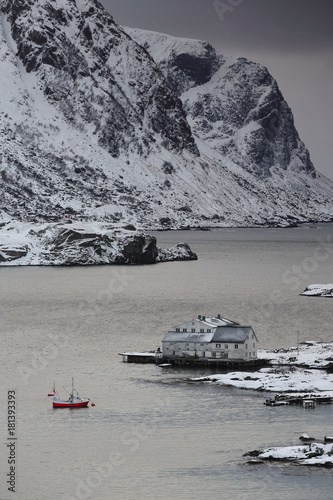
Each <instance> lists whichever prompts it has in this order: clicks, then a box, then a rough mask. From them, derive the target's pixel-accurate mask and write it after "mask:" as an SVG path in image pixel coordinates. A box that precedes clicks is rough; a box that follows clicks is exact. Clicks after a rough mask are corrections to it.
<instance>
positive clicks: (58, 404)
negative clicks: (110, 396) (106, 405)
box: [48, 377, 95, 408]
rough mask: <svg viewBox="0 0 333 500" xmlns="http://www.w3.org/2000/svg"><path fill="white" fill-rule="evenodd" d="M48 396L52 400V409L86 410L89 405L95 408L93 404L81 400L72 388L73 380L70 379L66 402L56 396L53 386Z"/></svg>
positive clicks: (88, 400) (87, 400) (83, 399)
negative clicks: (70, 383) (70, 386)
mask: <svg viewBox="0 0 333 500" xmlns="http://www.w3.org/2000/svg"><path fill="white" fill-rule="evenodd" d="M48 396H52V398H53V401H52V403H53V408H86V407H87V406H88V404H89V403H91V406H95V404H94V403H93V402H92V401H91V400H90V399H87V398H81V397H80V396H79V393H78V392H77V390H76V389H75V388H74V379H73V377H72V391H71V392H70V394H69V398H68V399H67V400H65V399H61V398H59V396H58V393H57V390H56V388H55V384H54V385H53V390H52V393H49V394H48Z"/></svg>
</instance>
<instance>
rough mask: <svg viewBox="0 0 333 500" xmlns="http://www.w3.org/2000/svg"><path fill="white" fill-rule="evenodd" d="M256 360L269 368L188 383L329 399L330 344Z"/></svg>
mask: <svg viewBox="0 0 333 500" xmlns="http://www.w3.org/2000/svg"><path fill="white" fill-rule="evenodd" d="M258 357H260V358H261V359H269V360H270V365H271V366H270V367H269V368H262V369H260V370H258V371H255V372H249V371H246V372H241V371H237V372H228V373H222V374H214V375H208V376H205V377H198V378H192V379H191V380H192V381H195V382H209V383H215V384H221V385H227V386H232V387H236V388H239V389H250V390H255V391H267V392H275V393H284V395H285V396H286V395H287V394H288V393H292V394H294V393H297V394H298V395H299V396H303V397H305V396H308V397H310V396H311V394H319V395H320V396H325V397H333V374H332V373H328V371H327V368H328V367H331V365H332V357H333V343H319V342H308V343H305V344H302V345H300V346H299V347H291V348H289V349H275V350H273V351H270V350H260V351H258Z"/></svg>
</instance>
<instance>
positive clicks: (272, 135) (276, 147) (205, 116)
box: [126, 28, 316, 177]
mask: <svg viewBox="0 0 333 500" xmlns="http://www.w3.org/2000/svg"><path fill="white" fill-rule="evenodd" d="M126 29H127V32H128V33H129V34H130V35H131V36H132V37H133V38H134V39H135V40H137V42H138V43H140V44H142V45H143V46H144V47H145V48H146V49H147V50H148V52H150V53H151V54H152V56H153V58H154V59H155V61H156V62H157V64H158V65H159V67H160V69H161V71H162V72H163V74H164V75H165V77H166V79H167V80H168V82H169V83H170V85H171V86H172V87H173V88H174V90H175V91H176V92H177V95H179V97H180V98H181V100H182V102H183V105H184V108H185V110H186V112H187V116H188V119H189V121H190V123H191V126H192V132H193V134H194V137H195V138H197V139H199V140H202V141H204V142H205V144H207V145H209V146H211V147H212V148H213V149H214V150H216V151H217V152H218V153H220V155H221V157H227V158H228V159H231V160H233V162H235V163H236V164H237V165H239V166H241V167H242V168H244V169H246V170H247V171H248V172H250V173H252V174H255V175H256V176H258V177H268V176H271V175H272V169H274V168H277V169H283V170H287V169H289V170H291V171H293V172H295V173H299V172H305V173H307V174H309V175H310V176H312V177H315V176H316V172H315V169H314V166H313V164H312V162H311V160H310V157H309V153H308V151H307V149H306V148H305V146H304V144H303V143H302V142H301V140H300V138H299V136H298V133H297V130H296V129H295V126H294V120H293V115H292V112H291V110H290V108H289V106H288V105H287V103H286V101H285V100H284V98H283V96H282V94H281V92H280V90H279V87H278V85H277V82H276V81H275V80H274V78H273V77H272V76H271V75H270V74H269V72H268V70H267V69H266V68H264V67H262V66H260V65H259V64H256V63H254V62H251V61H248V60H247V59H245V58H234V57H224V56H223V55H222V54H218V53H216V51H215V49H214V48H213V47H212V46H211V45H210V44H208V43H207V42H202V41H199V40H187V41H183V40H182V39H177V38H174V37H170V36H167V35H161V34H160V33H154V32H148V31H143V30H136V29H130V28H126Z"/></svg>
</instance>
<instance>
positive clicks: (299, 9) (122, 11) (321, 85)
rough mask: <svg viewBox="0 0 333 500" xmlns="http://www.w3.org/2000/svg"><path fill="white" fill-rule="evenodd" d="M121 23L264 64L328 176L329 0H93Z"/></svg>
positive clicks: (332, 48) (332, 35)
mask: <svg viewBox="0 0 333 500" xmlns="http://www.w3.org/2000/svg"><path fill="white" fill-rule="evenodd" d="M100 1H101V3H102V4H103V5H104V7H105V8H106V9H107V10H108V11H109V12H110V13H111V14H112V16H113V17H114V20H115V21H116V22H117V23H119V24H122V25H126V26H130V27H133V28H142V29H148V30H153V31H160V32H163V33H168V34H170V35H174V36H182V37H185V38H196V39H202V40H207V41H209V42H211V43H212V44H213V45H214V47H215V48H216V49H219V50H221V51H222V52H223V53H225V54H232V55H236V56H244V57H248V58H249V59H252V60H254V61H256V62H259V63H261V64H263V65H265V66H267V68H268V69H269V71H270V73H271V74H272V75H273V76H274V77H275V78H276V80H277V82H278V84H279V87H280V89H281V91H282V93H283V95H284V97H285V99H286V100H287V102H288V104H289V105H290V107H291V109H292V111H293V113H294V117H295V124H296V128H297V129H298V132H299V134H300V137H301V139H302V140H303V141H304V142H305V145H306V146H307V148H308V149H309V151H310V155H311V158H312V161H313V163H314V165H315V168H316V169H317V170H319V171H320V172H321V173H323V174H324V175H327V176H328V177H330V178H331V179H333V154H332V145H333V127H332V123H331V121H332V117H333V98H332V92H333V0H100Z"/></svg>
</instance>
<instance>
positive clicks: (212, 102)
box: [0, 0, 333, 229]
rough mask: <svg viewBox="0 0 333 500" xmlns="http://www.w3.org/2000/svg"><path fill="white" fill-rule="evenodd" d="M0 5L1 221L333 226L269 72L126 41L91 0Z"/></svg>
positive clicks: (181, 48) (323, 190)
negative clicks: (244, 82)
mask: <svg viewBox="0 0 333 500" xmlns="http://www.w3.org/2000/svg"><path fill="white" fill-rule="evenodd" d="M0 6H1V19H0V85H1V90H2V100H1V103H0V130H1V140H2V141H1V142H2V150H1V156H2V165H1V177H0V178H1V183H0V215H1V216H2V218H3V219H5V220H8V219H10V218H13V219H18V220H28V221H41V222H42V221H59V220H61V219H62V218H63V215H64V213H68V214H69V215H71V216H72V217H73V218H76V219H80V220H99V221H109V222H115V223H117V222H121V223H122V224H124V223H133V224H134V225H135V226H136V227H139V228H140V227H141V228H151V229H152V228H160V227H163V228H169V227H174V228H176V227H188V226H190V227H195V226H200V227H205V226H232V225H246V226H249V225H262V224H264V225H266V224H280V225H281V224H282V225H287V224H289V223H291V222H294V221H295V220H296V221H297V220H300V221H305V220H318V219H320V220H330V219H331V217H332V216H333V208H332V203H331V200H332V193H333V187H332V184H331V183H330V182H329V181H327V180H325V179H324V178H322V176H321V175H320V174H318V173H317V172H316V171H315V169H314V168H313V166H312V164H311V162H310V160H309V156H308V152H307V150H306V149H305V147H304V145H303V143H301V141H300V140H299V138H298V134H297V132H296V130H295V129H294V126H293V122H292V114H291V111H290V110H289V108H288V106H287V105H286V103H285V102H284V100H283V98H282V96H281V94H280V93H279V91H278V88H277V85H276V83H275V82H274V80H273V79H272V78H271V77H270V76H269V75H268V73H267V71H266V70H264V69H263V68H261V67H259V66H258V65H255V64H254V63H250V62H249V61H245V60H234V59H230V58H225V57H223V56H222V55H220V54H217V53H216V51H215V50H214V49H213V47H211V46H210V45H209V44H207V43H206V42H200V41H195V40H184V39H174V38H172V37H169V36H167V35H162V34H156V33H151V32H142V31H140V30H139V31H137V30H134V31H133V30H129V29H127V28H126V29H123V28H122V27H120V26H119V25H117V24H116V23H115V22H114V20H113V18H112V17H111V16H110V15H109V14H108V13H107V12H106V11H105V10H104V9H103V7H102V6H101V5H100V4H99V3H98V2H97V1H96V0H76V1H73V0H49V1H48V2H45V1H44V0H20V1H19V2H12V1H10V0H2V1H1V2H0ZM134 40H135V41H134ZM136 42H138V43H136ZM261 73H262V74H263V75H264V76H265V81H264V82H260V81H257V78H258V75H259V74H261ZM240 78H241V79H247V81H248V83H247V85H246V92H245V93H244V92H243V90H242V86H241V85H240V84H239V79H240ZM231 97H232V99H231ZM272 100H273V101H274V103H273V104H274V106H273V107H274V109H276V110H277V122H275V121H274V120H275V118H274V120H273V118H272V117H273V116H276V115H274V113H273V115H272V114H271V103H272ZM229 101H230V102H229ZM245 101H246V103H247V104H246V106H247V107H246V112H245V111H244V110H243V104H244V102H245ZM265 113H266V114H265ZM240 114H242V119H241V120H240V119H239V120H238V118H239V115H240ZM235 117H236V118H237V119H236V118H235ZM265 120H266V121H265ZM265 123H266V125H265ZM267 123H268V125H267ZM275 123H276V126H275V125H274V124H275ZM273 125H274V127H275V128H276V130H275V129H274V133H273V132H272V131H271V129H270V127H271V126H273ZM265 131H266V132H265Z"/></svg>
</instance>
